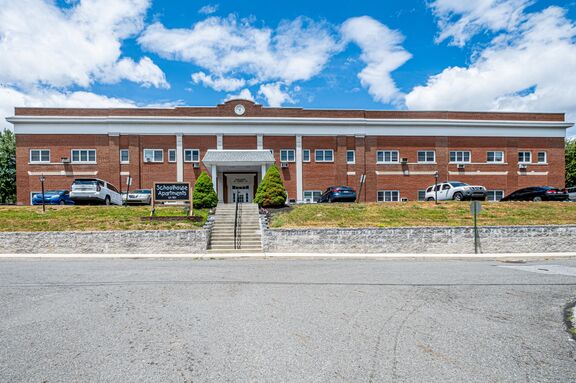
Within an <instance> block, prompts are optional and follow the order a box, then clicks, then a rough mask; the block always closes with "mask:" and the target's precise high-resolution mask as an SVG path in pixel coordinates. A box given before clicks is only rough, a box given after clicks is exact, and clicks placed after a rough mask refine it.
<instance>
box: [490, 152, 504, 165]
mask: <svg viewBox="0 0 576 383" xmlns="http://www.w3.org/2000/svg"><path fill="white" fill-rule="evenodd" d="M486 162H488V163H492V164H502V163H504V152H486Z"/></svg>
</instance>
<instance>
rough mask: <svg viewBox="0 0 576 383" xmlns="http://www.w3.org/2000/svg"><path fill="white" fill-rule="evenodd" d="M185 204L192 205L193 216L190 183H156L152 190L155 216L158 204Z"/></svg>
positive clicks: (152, 213)
mask: <svg viewBox="0 0 576 383" xmlns="http://www.w3.org/2000/svg"><path fill="white" fill-rule="evenodd" d="M158 202H160V203H164V202H184V203H188V204H190V206H189V210H188V211H189V214H190V215H193V214H194V211H193V205H192V192H191V188H190V183H188V182H155V183H154V190H152V212H151V215H154V212H155V210H156V203H158Z"/></svg>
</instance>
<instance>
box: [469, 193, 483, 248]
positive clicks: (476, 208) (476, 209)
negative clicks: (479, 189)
mask: <svg viewBox="0 0 576 383" xmlns="http://www.w3.org/2000/svg"><path fill="white" fill-rule="evenodd" d="M481 211H482V203H480V201H472V202H470V213H471V214H472V215H473V216H474V254H478V224H477V216H478V214H480V212H481Z"/></svg>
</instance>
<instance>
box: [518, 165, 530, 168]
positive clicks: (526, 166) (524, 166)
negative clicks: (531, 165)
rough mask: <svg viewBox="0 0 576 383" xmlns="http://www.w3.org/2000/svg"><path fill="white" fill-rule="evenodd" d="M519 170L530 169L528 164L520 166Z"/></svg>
mask: <svg viewBox="0 0 576 383" xmlns="http://www.w3.org/2000/svg"><path fill="white" fill-rule="evenodd" d="M518 168H519V169H528V165H526V164H518Z"/></svg>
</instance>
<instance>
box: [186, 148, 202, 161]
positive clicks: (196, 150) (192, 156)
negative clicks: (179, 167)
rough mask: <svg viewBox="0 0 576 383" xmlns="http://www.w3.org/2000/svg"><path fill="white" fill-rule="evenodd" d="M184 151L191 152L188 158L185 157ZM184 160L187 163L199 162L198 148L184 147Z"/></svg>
mask: <svg viewBox="0 0 576 383" xmlns="http://www.w3.org/2000/svg"><path fill="white" fill-rule="evenodd" d="M186 152H191V154H190V160H187V159H186ZM194 152H196V158H197V159H196V160H194ZM184 162H187V163H198V162H200V149H184Z"/></svg>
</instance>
